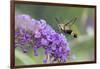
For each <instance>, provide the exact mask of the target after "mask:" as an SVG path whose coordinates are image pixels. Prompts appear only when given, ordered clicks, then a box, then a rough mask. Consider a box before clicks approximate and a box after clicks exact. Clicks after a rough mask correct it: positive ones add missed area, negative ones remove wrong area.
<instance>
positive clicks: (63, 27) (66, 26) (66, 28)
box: [55, 17, 77, 38]
mask: <svg viewBox="0 0 100 69" xmlns="http://www.w3.org/2000/svg"><path fill="white" fill-rule="evenodd" d="M55 19H56V21H57V22H59V23H60V24H58V27H59V30H60V31H61V32H63V33H65V34H69V35H72V36H73V37H74V38H77V34H76V33H74V32H73V30H72V29H71V26H72V25H73V24H74V23H75V21H76V20H77V17H74V18H73V19H71V20H70V21H69V22H67V23H64V22H61V21H60V20H59V19H58V18H57V17H56V18H55Z"/></svg>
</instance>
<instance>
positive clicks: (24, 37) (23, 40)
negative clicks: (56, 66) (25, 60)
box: [15, 15, 70, 63]
mask: <svg viewBox="0 0 100 69" xmlns="http://www.w3.org/2000/svg"><path fill="white" fill-rule="evenodd" d="M15 47H20V48H21V49H22V50H23V51H24V52H26V53H27V51H29V50H28V47H31V48H32V49H33V51H34V56H38V52H37V51H38V49H39V48H43V50H44V55H45V58H44V59H43V62H44V63H58V62H59V63H64V62H66V60H67V57H68V55H69V52H70V48H69V46H68V42H67V40H66V38H65V36H64V35H63V34H59V33H57V32H55V30H53V29H52V27H51V26H50V25H48V24H47V23H46V21H45V20H43V19H40V20H35V19H33V18H31V17H30V16H29V15H16V16H15Z"/></svg>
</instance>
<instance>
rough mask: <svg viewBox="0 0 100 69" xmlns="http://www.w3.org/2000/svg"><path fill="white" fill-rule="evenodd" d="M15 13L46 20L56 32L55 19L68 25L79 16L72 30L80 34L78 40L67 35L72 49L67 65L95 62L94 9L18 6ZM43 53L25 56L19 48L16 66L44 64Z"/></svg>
mask: <svg viewBox="0 0 100 69" xmlns="http://www.w3.org/2000/svg"><path fill="white" fill-rule="evenodd" d="M15 13H16V14H28V15H30V16H32V18H35V19H45V20H46V21H47V23H48V24H49V25H51V26H52V28H53V29H55V30H57V29H58V28H57V24H59V23H57V22H56V20H55V17H59V18H60V19H61V21H64V20H65V21H66V23H67V21H68V20H70V19H72V18H74V17H75V16H77V17H78V19H77V21H76V22H75V24H74V25H72V30H73V31H74V32H76V33H77V34H78V35H77V36H78V38H73V37H72V36H69V35H65V36H66V39H67V40H68V42H69V47H70V48H71V52H70V56H69V58H68V61H67V63H70V62H84V61H93V60H94V8H84V7H67V6H46V5H45V6H44V5H30V4H16V5H15ZM42 52H43V50H42V49H39V50H38V53H39V56H36V57H35V56H34V55H33V51H32V50H30V52H28V53H27V54H24V53H23V52H22V51H21V50H20V49H18V48H17V49H15V64H16V65H30V64H43V62H42V61H43V58H44V55H43V53H42Z"/></svg>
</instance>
